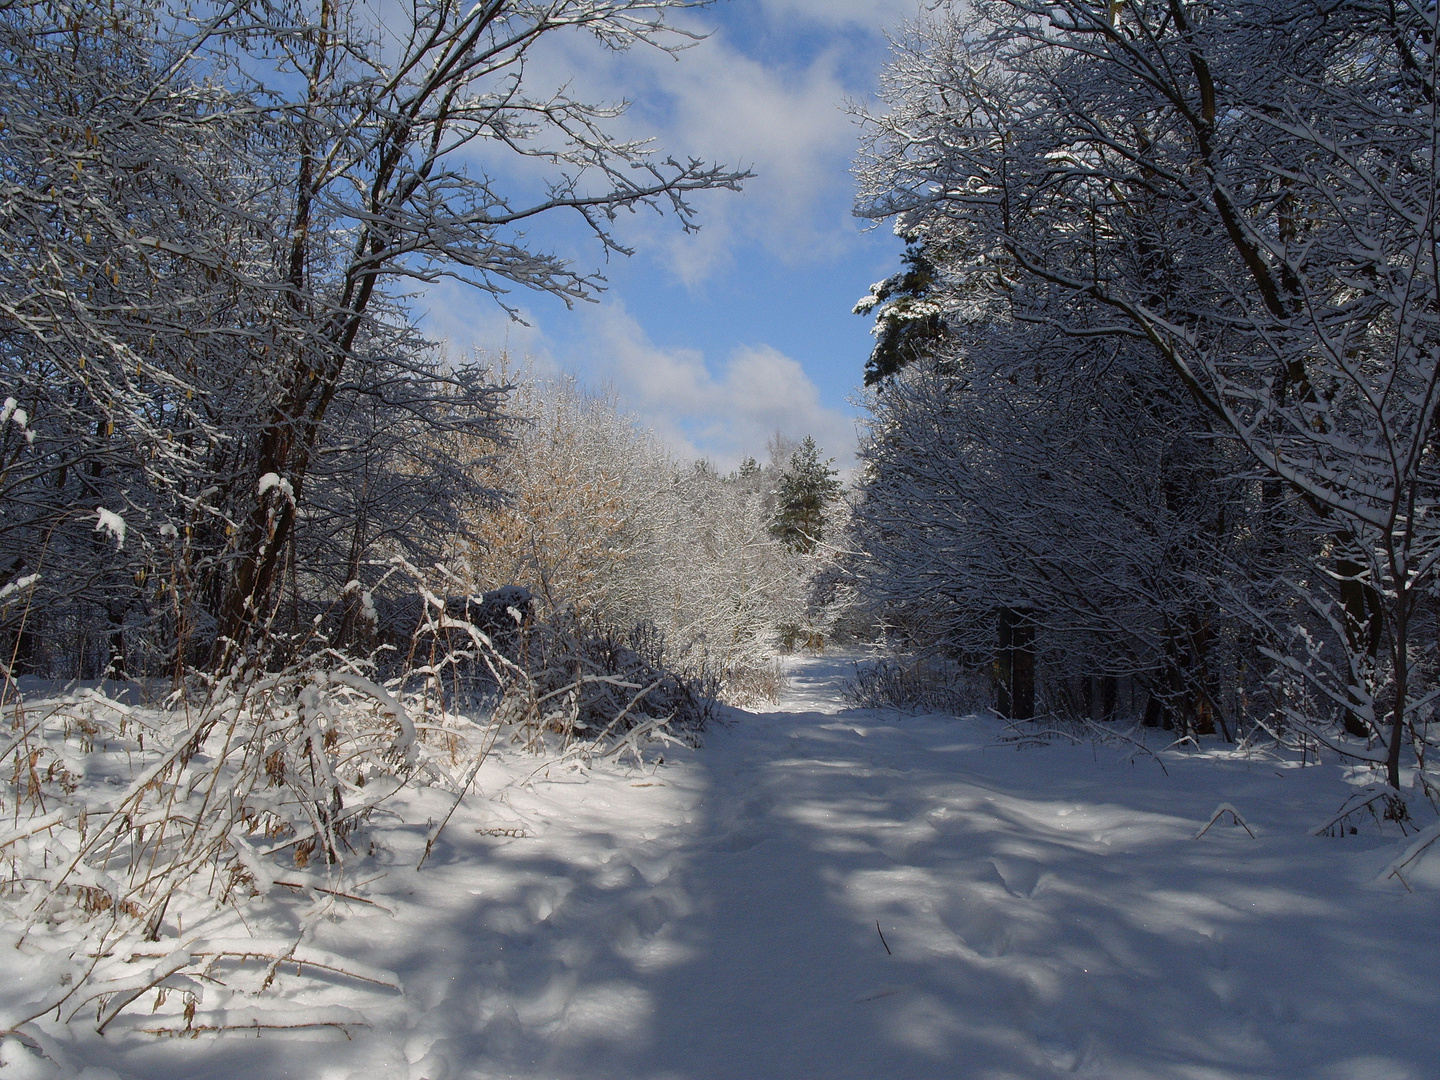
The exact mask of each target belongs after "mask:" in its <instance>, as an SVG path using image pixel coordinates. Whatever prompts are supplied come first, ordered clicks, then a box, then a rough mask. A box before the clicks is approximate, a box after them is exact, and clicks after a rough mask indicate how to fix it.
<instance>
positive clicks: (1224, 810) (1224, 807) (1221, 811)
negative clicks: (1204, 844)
mask: <svg viewBox="0 0 1440 1080" xmlns="http://www.w3.org/2000/svg"><path fill="white" fill-rule="evenodd" d="M1226 814H1229V815H1230V817H1231V819H1232V820H1233V821H1234V822H1235V824H1236V825H1239V826H1240V827H1241V828H1242V829H1244V830H1245V831H1246V832H1247V833H1250V839H1251V840H1254V839H1255V834H1254V833H1253V832H1250V826H1249V825H1247V824H1245V819H1244V818H1243V817H1241V816H1240V811H1239V810H1236V809H1235V807H1233V806H1231V805H1230V804H1229V803H1228V802H1222V803H1221V804H1220V805H1219V806H1217V807H1216V808H1215V813H1213V814H1211V815H1210V820H1209V821H1207V822H1206V823H1205V827H1204V828H1203V829H1201V830H1200V831H1199V832H1197V833H1196V834H1195V835H1194V837H1193V838H1192V839H1195V840H1199V839H1200V838H1201V837H1202V836H1204V835H1205V834H1206V833H1207V832H1209V831H1210V826H1211V825H1214V824H1215V822H1217V821H1219V820H1220V819H1221V817H1223V816H1224V815H1226Z"/></svg>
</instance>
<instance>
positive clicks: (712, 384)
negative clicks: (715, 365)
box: [587, 305, 856, 468]
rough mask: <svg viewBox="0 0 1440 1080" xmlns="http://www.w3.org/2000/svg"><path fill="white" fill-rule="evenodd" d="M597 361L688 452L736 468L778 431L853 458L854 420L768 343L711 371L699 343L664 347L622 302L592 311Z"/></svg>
mask: <svg viewBox="0 0 1440 1080" xmlns="http://www.w3.org/2000/svg"><path fill="white" fill-rule="evenodd" d="M587 321H588V322H589V323H590V325H591V328H592V331H593V338H592V341H593V342H594V344H595V346H596V348H595V359H596V360H597V361H598V363H597V370H596V372H595V373H596V374H599V375H602V376H603V377H606V378H608V380H609V381H610V382H611V383H612V384H613V386H614V388H615V390H616V391H617V393H618V394H619V395H620V398H621V400H622V401H623V402H624V403H625V404H626V405H628V406H629V407H630V408H632V409H633V410H634V411H635V413H636V414H637V416H639V418H640V419H641V420H642V421H643V422H644V423H645V424H646V425H647V426H648V427H651V428H652V429H653V430H654V431H655V432H656V434H657V435H659V436H660V437H661V438H662V439H664V440H665V441H666V442H667V443H669V444H670V445H671V446H672V447H673V448H674V450H675V452H676V453H678V454H680V455H682V456H684V457H708V458H710V459H711V460H712V461H714V462H715V464H717V465H718V466H720V467H722V468H731V467H733V466H735V465H736V464H738V463H739V461H740V460H741V458H743V457H744V456H745V455H746V454H754V455H755V456H757V457H763V456H764V450H765V444H766V441H767V440H768V439H769V438H770V436H772V435H774V434H775V433H776V432H777V431H778V432H780V433H781V434H783V435H787V436H789V437H791V438H801V437H803V436H805V435H813V436H814V437H815V440H816V441H817V442H818V443H820V445H821V446H823V447H824V448H825V451H826V453H828V454H830V455H831V456H833V457H835V458H836V459H837V461H839V463H840V464H841V466H842V467H846V468H848V467H849V466H850V465H851V464H852V462H853V460H854V456H855V444H856V434H855V422H854V420H853V419H852V418H851V417H849V416H847V415H846V414H844V413H842V412H840V411H838V410H835V409H831V408H827V407H826V406H825V405H824V404H822V403H821V401H820V394H819V391H818V389H817V388H816V386H815V384H814V382H812V381H811V379H810V377H809V376H808V375H807V374H806V373H805V371H804V369H803V368H802V367H801V366H800V364H799V363H798V362H797V361H795V360H793V359H791V358H790V357H788V356H786V355H785V354H784V353H782V352H780V351H779V350H778V349H775V348H772V347H770V346H768V345H759V346H746V347H743V348H739V349H736V350H735V351H734V353H732V355H731V356H730V357H729V358H728V359H727V360H726V361H725V363H724V364H723V366H722V367H721V368H720V370H719V372H718V373H712V372H711V370H710V367H709V366H708V365H707V364H706V362H705V357H704V355H703V354H702V353H700V352H699V351H698V350H695V349H664V348H661V347H659V346H657V345H655V344H654V342H652V341H651V340H650V339H649V337H648V336H647V335H646V333H645V331H644V330H643V329H642V328H641V326H640V325H639V323H637V322H636V321H635V320H634V319H633V318H632V317H631V316H630V315H629V314H628V313H627V312H626V311H625V310H624V308H623V307H621V306H619V305H607V306H605V307H603V308H601V309H600V310H598V311H595V312H592V313H590V315H589V318H588V319H587Z"/></svg>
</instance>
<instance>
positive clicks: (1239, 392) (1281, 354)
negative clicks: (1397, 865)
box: [862, 0, 1440, 783]
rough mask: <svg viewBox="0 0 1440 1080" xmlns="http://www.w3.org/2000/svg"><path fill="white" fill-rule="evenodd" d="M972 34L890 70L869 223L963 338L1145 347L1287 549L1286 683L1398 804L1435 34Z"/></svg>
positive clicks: (1423, 587) (1420, 401) (1060, 16)
mask: <svg viewBox="0 0 1440 1080" xmlns="http://www.w3.org/2000/svg"><path fill="white" fill-rule="evenodd" d="M972 9H973V15H965V16H961V15H959V14H957V13H956V11H958V7H953V8H952V6H951V5H942V7H941V9H940V10H939V11H938V12H937V14H936V16H935V17H934V18H932V19H928V20H926V21H924V22H922V23H920V24H919V25H917V27H916V28H915V30H914V32H913V34H912V35H911V36H910V38H908V39H907V41H906V42H905V43H903V44H902V46H901V47H900V49H899V51H898V52H897V57H896V61H895V63H894V65H893V66H892V68H891V71H890V75H889V80H890V81H889V89H888V102H889V106H890V109H889V112H888V113H886V114H885V115H884V116H877V117H873V118H871V119H870V121H869V124H870V128H869V130H870V135H871V139H872V141H871V143H870V145H869V148H868V150H867V158H866V164H865V165H864V170H863V179H864V185H865V194H864V196H863V198H862V211H863V212H864V213H866V214H868V215H871V216H875V217H892V216H893V217H895V218H896V220H897V227H898V228H899V229H900V230H901V231H902V232H903V233H904V234H905V235H907V236H915V237H917V238H918V239H919V241H920V242H921V243H923V244H926V245H927V246H928V249H929V250H930V252H931V253H932V255H934V254H936V253H939V252H943V253H944V258H943V259H940V260H937V261H940V262H942V263H943V270H944V275H945V276H946V278H947V279H948V285H947V290H948V294H949V296H950V298H951V301H952V312H953V313H954V314H956V315H958V316H962V317H968V315H969V314H970V313H973V311H974V310H976V309H978V310H980V311H981V312H985V311H987V310H990V311H998V310H1003V311H1004V312H1006V315H1005V317H1007V318H1011V319H1014V320H1016V321H1020V322H1026V321H1028V322H1032V323H1037V324H1043V325H1046V326H1049V327H1051V328H1053V329H1054V330H1055V331H1057V332H1060V333H1062V334H1068V335H1071V336H1073V337H1075V338H1076V339H1079V340H1089V341H1098V340H1100V339H1103V338H1106V337H1115V338H1118V339H1121V340H1124V341H1129V342H1135V343H1137V344H1141V345H1143V348H1142V349H1141V355H1143V356H1145V357H1147V358H1148V360H1149V362H1151V363H1154V364H1157V365H1160V366H1161V367H1163V368H1164V369H1165V370H1167V371H1168V372H1169V373H1170V376H1171V377H1173V378H1174V379H1175V380H1177V381H1178V383H1179V384H1180V385H1182V386H1184V387H1185V388H1186V390H1187V391H1188V393H1189V395H1190V396H1191V398H1192V400H1193V401H1194V402H1195V403H1196V404H1197V405H1198V406H1199V407H1200V408H1201V409H1202V410H1204V412H1205V413H1207V414H1208V417H1209V419H1208V421H1207V424H1206V425H1204V427H1205V428H1208V429H1209V430H1210V431H1213V432H1214V433H1215V434H1216V435H1217V436H1219V437H1221V438H1223V439H1225V440H1226V441H1227V442H1229V443H1230V444H1231V445H1233V446H1236V447H1238V448H1239V449H1240V450H1242V451H1243V452H1244V455H1245V458H1246V461H1247V464H1246V466H1245V468H1246V469H1248V470H1249V473H1250V475H1251V476H1253V477H1255V478H1256V482H1257V483H1258V484H1260V485H1261V488H1260V490H1261V491H1262V493H1263V494H1264V496H1265V498H1267V499H1268V500H1269V501H1270V502H1271V503H1272V504H1273V505H1274V506H1276V507H1278V508H1283V510H1284V512H1285V513H1286V514H1287V515H1288V516H1289V521H1288V522H1287V528H1286V530H1285V531H1286V533H1287V534H1288V535H1289V536H1291V537H1296V538H1300V542H1299V543H1298V544H1297V545H1296V547H1295V548H1294V549H1292V552H1291V554H1292V556H1293V560H1292V561H1291V562H1290V564H1289V566H1288V567H1287V568H1286V570H1285V571H1284V572H1283V573H1282V575H1281V576H1282V578H1283V580H1285V581H1286V582H1288V583H1289V585H1290V586H1291V587H1292V588H1293V589H1294V590H1295V595H1296V597H1297V598H1298V599H1299V600H1300V601H1301V602H1302V603H1303V604H1304V605H1305V606H1306V608H1308V615H1307V616H1306V618H1304V619H1298V618H1297V619H1294V620H1291V622H1290V628H1293V629H1294V630H1295V631H1296V637H1295V638H1294V640H1293V641H1292V642H1291V646H1292V650H1293V651H1291V652H1290V653H1288V654H1287V656H1286V658H1285V663H1284V665H1283V666H1284V667H1285V668H1287V669H1289V670H1299V671H1303V672H1304V673H1305V675H1306V676H1307V677H1308V678H1309V679H1310V680H1311V683H1310V685H1311V687H1312V689H1313V690H1316V691H1318V692H1319V693H1320V694H1321V695H1322V700H1328V701H1329V702H1331V703H1332V704H1333V706H1334V708H1335V710H1336V711H1337V712H1338V713H1339V714H1341V715H1342V716H1343V717H1344V718H1346V719H1347V720H1348V722H1349V724H1350V726H1351V727H1352V728H1353V729H1354V730H1358V731H1363V732H1364V733H1365V734H1366V735H1367V736H1368V737H1370V738H1372V739H1373V740H1376V741H1378V742H1381V743H1383V744H1384V746H1383V750H1382V751H1380V752H1379V754H1378V757H1379V758H1381V759H1383V761H1384V764H1385V766H1386V770H1387V775H1388V778H1389V780H1390V782H1391V783H1398V782H1399V761H1400V753H1401V745H1402V743H1403V742H1404V741H1405V739H1406V738H1407V737H1408V736H1409V733H1410V731H1411V728H1412V724H1411V721H1412V720H1414V719H1416V718H1417V717H1418V716H1419V715H1420V714H1419V713H1417V712H1416V710H1417V709H1423V708H1425V707H1426V700H1427V697H1428V688H1427V687H1425V686H1423V685H1417V684H1416V676H1417V675H1418V674H1419V673H1420V671H1421V670H1422V669H1421V668H1418V667H1417V666H1416V657H1417V652H1416V647H1417V642H1416V640H1415V636H1414V635H1415V634H1416V632H1417V631H1418V628H1419V626H1420V622H1419V621H1418V620H1420V617H1421V612H1422V607H1423V605H1422V598H1423V597H1425V596H1427V595H1428V594H1429V591H1430V590H1432V589H1433V586H1434V572H1435V554H1436V550H1435V540H1436V535H1435V533H1434V531H1433V530H1432V529H1431V528H1430V527H1429V524H1428V522H1429V520H1430V518H1431V517H1433V516H1434V515H1433V506H1434V501H1435V480H1436V478H1435V475H1434V461H1433V449H1432V446H1433V442H1434V434H1435V433H1434V429H1433V425H1434V423H1435V421H1436V408H1435V406H1436V401H1435V392H1436V375H1437V364H1436V360H1435V357H1436V355H1437V351H1436V344H1435V339H1436V333H1437V327H1436V321H1435V320H1436V314H1435V313H1436V312H1440V296H1437V277H1436V267H1435V265H1434V261H1433V259H1431V258H1430V257H1429V256H1428V255H1427V254H1426V252H1428V251H1429V250H1430V246H1431V245H1430V243H1429V241H1428V239H1427V237H1428V236H1429V235H1430V234H1431V230H1432V229H1433V227H1434V222H1435V217H1436V213H1437V206H1440V200H1437V198H1436V195H1437V175H1436V170H1435V167H1434V163H1433V159H1432V157H1431V156H1430V151H1429V149H1428V148H1429V147H1430V146H1432V145H1433V143H1434V140H1435V136H1436V134H1437V129H1436V124H1437V119H1436V113H1435V109H1434V100H1435V83H1434V74H1433V64H1434V50H1433V44H1432V43H1433V42H1434V40H1435V26H1434V21H1435V14H1434V11H1433V10H1432V9H1431V8H1429V7H1423V6H1414V5H1405V4H1401V5H1386V4H1371V3H1366V2H1355V3H1345V4H1340V5H1335V6H1333V7H1327V8H1324V9H1321V8H1314V7H1305V6H1299V7H1297V6H1296V5H1294V4H1288V3H1286V4H1281V3H1268V2H1264V0H1257V2H1253V3H1245V4H1238V5H1237V4H1220V3H1208V2H1203V0H1202V2H1187V3H1175V2H1168V0H1167V2H1144V0H1140V2H1134V3H1124V4H1109V5H1099V4H1091V3H1083V2H1061V3H1045V4H1040V3H1030V2H1026V0H1013V2H1010V0H994V2H983V3H977V4H975V5H972ZM1177 433H1178V432H1177ZM1198 433H1199V434H1202V435H1203V434H1207V432H1206V431H1205V430H1203V429H1202V430H1200V431H1199V432H1198ZM1237 475H1238V474H1237ZM1312 556H1313V557H1312ZM1256 625H1257V628H1258V629H1260V630H1262V631H1264V632H1265V633H1266V634H1268V635H1270V636H1271V638H1272V640H1274V639H1278V638H1283V637H1285V636H1286V635H1287V634H1288V633H1289V632H1290V629H1287V627H1286V625H1284V622H1283V620H1278V619H1277V618H1275V617H1273V614H1263V615H1259V616H1258V618H1257V620H1256ZM1316 627H1318V630H1319V632H1318V633H1316V632H1313V631H1314V630H1315V629H1316ZM1273 651H1274V650H1273V649H1272V652H1273ZM1377 702H1388V704H1377ZM1302 711H1303V710H1302ZM1382 712H1384V713H1385V714H1386V715H1383V716H1382V715H1381V713H1382ZM1292 718H1293V719H1298V720H1302V721H1307V722H1308V721H1309V720H1310V719H1312V718H1311V717H1307V716H1303V715H1301V714H1300V713H1299V712H1297V713H1296V714H1295V715H1294V716H1293V717H1292ZM1350 749H1351V750H1352V751H1353V752H1356V753H1357V754H1360V755H1362V756H1364V755H1365V754H1366V753H1368V752H1367V751H1363V750H1360V749H1358V748H1356V747H1354V746H1351V747H1350Z"/></svg>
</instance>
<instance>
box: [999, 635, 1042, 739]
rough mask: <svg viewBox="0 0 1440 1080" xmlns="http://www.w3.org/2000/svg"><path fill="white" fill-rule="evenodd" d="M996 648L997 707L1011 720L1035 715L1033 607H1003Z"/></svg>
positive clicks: (1030, 717)
mask: <svg viewBox="0 0 1440 1080" xmlns="http://www.w3.org/2000/svg"><path fill="white" fill-rule="evenodd" d="M997 625H998V631H999V640H998V642H997V644H998V648H997V649H996V650H995V687H996V693H995V707H996V710H997V711H998V712H999V713H1000V715H1001V716H1004V717H1008V718H1009V719H1011V720H1030V719H1033V718H1034V716H1035V620H1034V617H1033V616H1032V614H1031V613H1030V612H1029V611H1025V610H1023V609H1020V608H1008V607H1007V608H1001V609H1000V610H999V612H998V617H997Z"/></svg>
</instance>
